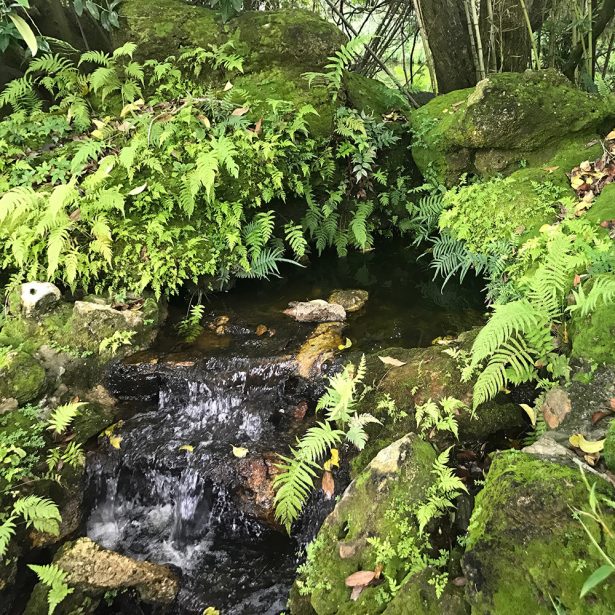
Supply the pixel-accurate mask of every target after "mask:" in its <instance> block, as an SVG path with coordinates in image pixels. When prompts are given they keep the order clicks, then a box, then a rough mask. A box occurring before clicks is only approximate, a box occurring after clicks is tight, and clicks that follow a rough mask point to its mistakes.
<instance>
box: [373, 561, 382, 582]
mask: <svg viewBox="0 0 615 615" xmlns="http://www.w3.org/2000/svg"><path fill="white" fill-rule="evenodd" d="M383 569H384V566H383V565H382V564H377V565H376V567H375V568H374V575H375V576H374V579H379V578H380V575H381V574H382V570H383Z"/></svg>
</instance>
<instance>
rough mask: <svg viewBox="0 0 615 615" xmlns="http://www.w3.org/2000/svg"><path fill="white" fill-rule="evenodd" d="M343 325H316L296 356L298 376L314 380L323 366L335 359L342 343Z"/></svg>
mask: <svg viewBox="0 0 615 615" xmlns="http://www.w3.org/2000/svg"><path fill="white" fill-rule="evenodd" d="M343 328H344V325H343V323H339V322H330V323H322V324H320V325H318V326H317V327H316V328H315V329H314V331H312V333H311V334H310V336H309V337H308V339H307V340H306V341H305V342H304V343H303V344H302V346H301V348H300V349H299V352H298V353H297V356H296V361H297V365H298V366H299V367H298V372H299V375H300V376H301V377H302V378H308V379H309V378H314V377H316V376H318V375H319V374H320V373H321V370H322V367H323V365H324V364H325V363H326V362H327V361H329V360H331V359H333V358H334V357H335V354H336V351H337V350H338V348H339V346H340V345H341V344H342V343H343V340H342V330H343Z"/></svg>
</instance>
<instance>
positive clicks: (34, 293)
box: [20, 282, 62, 316]
mask: <svg viewBox="0 0 615 615" xmlns="http://www.w3.org/2000/svg"><path fill="white" fill-rule="evenodd" d="M20 298H21V308H22V310H23V313H24V314H25V315H26V316H34V315H36V314H42V313H44V312H48V311H49V310H50V309H52V308H53V307H54V306H55V305H56V303H58V301H60V299H61V298H62V293H61V292H60V289H59V288H58V287H57V286H56V285H55V284H51V283H50V282H27V283H26V284H22V285H21V291H20Z"/></svg>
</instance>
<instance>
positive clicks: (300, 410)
mask: <svg viewBox="0 0 615 615" xmlns="http://www.w3.org/2000/svg"><path fill="white" fill-rule="evenodd" d="M307 411H308V403H307V401H305V399H303V400H301V401H300V402H299V403H298V404H297V405H296V406H295V408H294V410H293V418H294V419H295V420H296V421H302V420H303V419H304V418H305V415H306V413H307Z"/></svg>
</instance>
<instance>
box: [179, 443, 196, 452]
mask: <svg viewBox="0 0 615 615" xmlns="http://www.w3.org/2000/svg"><path fill="white" fill-rule="evenodd" d="M179 450H180V451H186V452H187V453H192V452H194V446H192V445H191V444H182V445H181V446H180V447H179Z"/></svg>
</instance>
